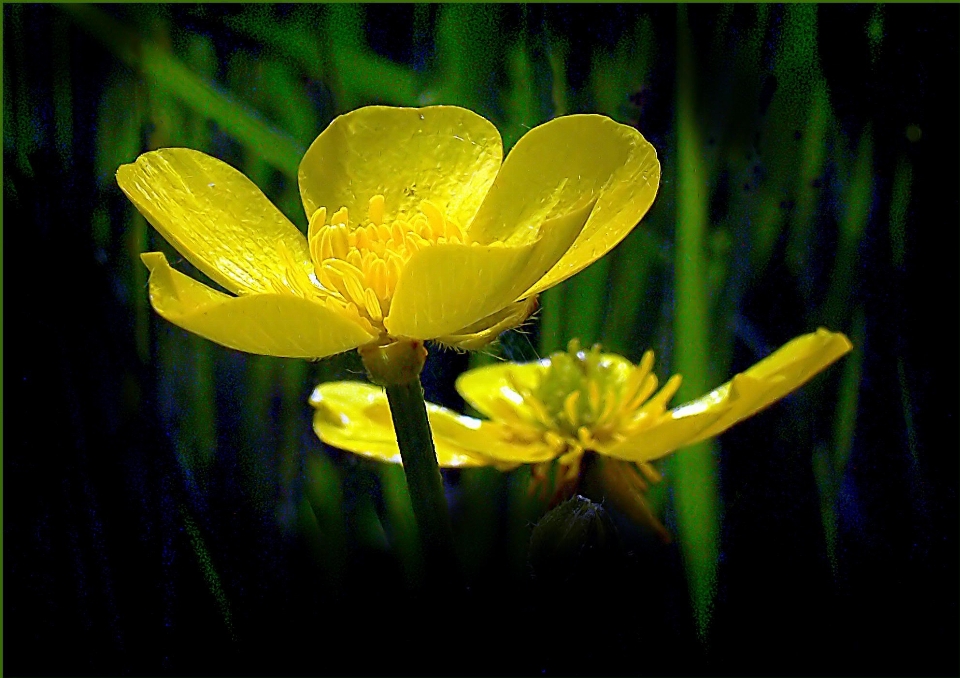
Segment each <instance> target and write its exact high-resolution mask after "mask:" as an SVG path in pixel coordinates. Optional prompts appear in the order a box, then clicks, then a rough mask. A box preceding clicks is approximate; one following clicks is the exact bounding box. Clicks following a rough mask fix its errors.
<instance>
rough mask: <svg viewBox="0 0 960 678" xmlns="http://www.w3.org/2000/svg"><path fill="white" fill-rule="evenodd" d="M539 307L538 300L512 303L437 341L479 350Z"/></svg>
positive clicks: (465, 349) (467, 349)
mask: <svg viewBox="0 0 960 678" xmlns="http://www.w3.org/2000/svg"><path fill="white" fill-rule="evenodd" d="M536 307H537V300H536V299H535V298H534V299H523V300H521V301H518V302H515V303H513V304H510V305H509V306H507V307H506V308H504V309H503V310H501V311H498V312H497V313H494V314H493V315H488V316H487V317H486V318H484V319H483V320H479V321H477V322H476V323H474V324H473V325H470V326H469V327H463V328H461V329H459V330H457V332H456V333H455V334H448V335H446V336H443V337H438V338H437V341H439V342H440V343H442V344H445V345H447V346H453V347H455V348H459V349H462V350H464V351H478V350H480V349H481V348H483V347H484V346H486V345H487V344H489V343H491V342H492V341H494V340H496V338H497V337H499V336H500V335H501V334H502V333H503V332H506V331H507V330H509V329H511V328H513V327H517V326H518V325H520V324H521V323H523V321H525V320H526V319H527V318H529V317H530V314H531V313H533V311H534V310H535V309H536Z"/></svg>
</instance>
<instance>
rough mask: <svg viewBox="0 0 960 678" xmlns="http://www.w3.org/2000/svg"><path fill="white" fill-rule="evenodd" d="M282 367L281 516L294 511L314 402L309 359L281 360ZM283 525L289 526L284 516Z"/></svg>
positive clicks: (279, 507)
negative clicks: (308, 382) (310, 397)
mask: <svg viewBox="0 0 960 678" xmlns="http://www.w3.org/2000/svg"><path fill="white" fill-rule="evenodd" d="M278 362H279V368H280V501H281V502H282V503H281V505H280V506H278V507H277V508H278V510H280V516H281V517H283V516H287V515H291V516H292V515H293V513H294V508H295V505H296V504H295V499H294V493H295V487H294V486H295V484H296V481H297V475H298V474H299V472H300V461H301V456H302V453H303V447H302V446H303V439H304V437H305V436H306V435H307V434H310V435H312V432H311V431H310V412H309V411H308V410H310V406H309V405H308V404H307V396H308V394H307V393H305V390H306V389H305V384H306V370H307V363H306V361H303V360H282V359H281V360H279V361H278ZM281 525H283V526H285V527H289V525H286V524H285V523H284V521H283V520H281Z"/></svg>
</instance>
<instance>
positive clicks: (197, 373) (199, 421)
mask: <svg viewBox="0 0 960 678" xmlns="http://www.w3.org/2000/svg"><path fill="white" fill-rule="evenodd" d="M164 53H166V51H165V50H164ZM185 58H186V60H187V65H188V66H189V68H190V69H191V71H192V72H193V73H196V74H197V75H198V76H199V77H200V78H212V77H214V75H215V74H216V72H217V56H216V51H215V50H214V47H213V42H212V41H211V39H210V38H209V37H207V36H204V35H200V34H194V33H192V34H190V35H189V36H188V37H187V43H186V55H185ZM184 123H185V124H184V126H183V129H182V131H181V134H182V139H183V141H184V144H185V145H186V146H188V147H190V148H195V149H198V150H209V147H210V129H209V125H208V123H207V117H206V116H205V115H204V114H203V113H202V112H201V111H197V110H196V109H190V108H187V110H185V111H184ZM141 268H144V267H143V266H141ZM186 346H187V350H188V351H190V352H191V353H193V356H194V363H193V383H192V384H191V385H190V389H189V396H188V398H187V400H188V402H189V403H190V407H189V408H188V410H187V415H186V416H187V421H188V427H189V428H188V430H189V431H190V436H191V438H192V443H193V450H194V459H195V460H198V461H199V462H200V464H201V468H203V469H206V468H208V467H209V466H210V465H211V464H212V463H213V461H214V459H215V457H216V453H217V422H218V418H217V388H216V376H215V370H216V355H218V354H219V352H220V351H221V349H220V348H219V347H215V346H214V344H212V343H211V342H209V341H207V340H206V339H203V338H201V337H199V336H197V335H194V334H189V335H187V338H186Z"/></svg>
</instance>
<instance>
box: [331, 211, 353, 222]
mask: <svg viewBox="0 0 960 678" xmlns="http://www.w3.org/2000/svg"><path fill="white" fill-rule="evenodd" d="M330 223H331V224H333V225H337V224H343V225H344V226H346V225H348V224H349V223H350V222H349V219H348V217H347V208H346V207H341V208H340V209H338V210H337V211H336V212H334V213H333V216H332V217H330Z"/></svg>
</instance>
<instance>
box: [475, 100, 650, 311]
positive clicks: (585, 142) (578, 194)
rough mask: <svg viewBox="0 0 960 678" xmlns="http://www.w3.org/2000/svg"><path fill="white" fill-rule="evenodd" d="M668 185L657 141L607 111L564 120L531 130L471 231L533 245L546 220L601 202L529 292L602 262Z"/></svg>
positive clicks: (485, 238) (481, 238)
mask: <svg viewBox="0 0 960 678" xmlns="http://www.w3.org/2000/svg"><path fill="white" fill-rule="evenodd" d="M659 183H660V163H659V162H658V161H657V155H656V151H655V150H654V148H653V146H652V145H651V144H650V143H649V142H648V141H647V140H646V139H644V138H643V136H642V135H641V134H640V133H639V132H638V131H637V130H635V129H634V128H632V127H629V126H627V125H621V124H619V123H616V122H614V121H613V120H611V119H610V118H607V117H605V116H602V115H569V116H564V117H560V118H556V119H554V120H551V121H550V122H547V123H545V124H543V125H540V126H539V127H536V128H534V129H533V130H531V131H530V132H528V133H527V134H525V135H524V136H523V137H522V138H521V139H520V141H519V142H517V145H516V146H515V147H514V148H513V150H512V151H511V152H510V154H509V155H508V156H507V159H506V160H505V161H504V163H503V168H502V169H501V170H500V173H499V174H498V175H497V179H496V181H495V182H494V184H493V186H492V187H491V188H490V192H489V193H488V194H487V199H486V200H485V201H484V203H483V205H481V207H480V211H479V212H478V214H477V217H476V219H475V220H474V221H473V223H472V224H470V227H469V231H468V234H469V236H470V238H471V239H472V240H473V241H474V242H480V243H489V242H493V241H495V240H500V241H508V242H514V241H516V242H525V241H526V242H528V241H529V240H530V239H531V238H533V237H534V236H535V235H536V227H537V225H538V224H539V223H540V222H541V221H542V220H543V219H544V218H552V217H556V216H557V215H560V214H564V213H565V212H567V211H569V210H570V209H571V207H573V206H575V205H578V204H580V203H581V202H582V201H584V200H587V199H590V200H597V205H596V208H595V209H594V210H593V213H592V214H591V215H590V219H589V220H588V221H587V223H586V225H585V226H584V228H583V231H582V233H581V234H580V235H579V237H578V238H577V241H576V242H575V243H574V244H573V246H572V247H571V248H570V250H569V251H568V252H567V253H566V254H565V255H564V257H563V258H562V259H561V260H560V261H559V262H558V263H557V264H556V265H555V266H554V267H553V268H552V269H551V270H550V272H549V273H547V274H546V275H545V276H544V277H543V278H542V279H541V280H540V281H539V282H537V284H536V285H534V286H533V287H532V288H531V289H530V290H528V291H527V293H526V294H524V296H529V295H532V294H536V293H538V292H540V291H542V290H544V289H546V288H548V287H551V286H552V285H555V284H557V283H558V282H560V281H561V280H564V279H566V278H569V277H570V276H572V275H573V274H574V273H577V272H578V271H580V270H581V269H583V268H585V267H586V266H588V265H589V264H590V263H592V262H593V261H595V260H597V259H599V258H600V257H602V256H603V255H604V254H606V253H607V252H608V251H610V250H611V249H612V248H613V247H614V246H615V245H616V244H617V243H619V242H620V241H621V240H622V239H623V238H624V237H625V236H626V235H627V234H628V233H629V232H630V231H631V230H632V229H633V227H634V226H636V225H637V222H639V221H640V218H641V217H642V216H643V215H644V214H645V213H646V212H647V210H648V209H649V208H650V205H651V204H652V203H653V199H654V197H655V196H656V194H657V188H658V186H659Z"/></svg>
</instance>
